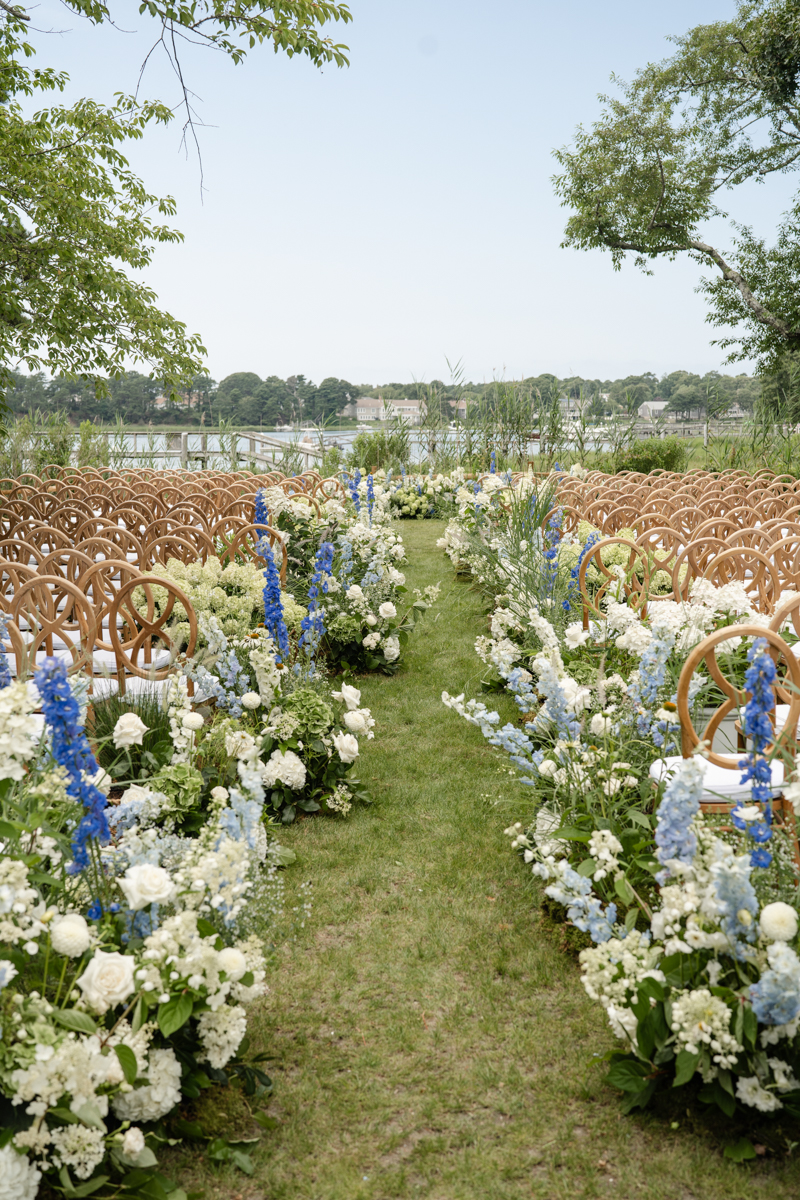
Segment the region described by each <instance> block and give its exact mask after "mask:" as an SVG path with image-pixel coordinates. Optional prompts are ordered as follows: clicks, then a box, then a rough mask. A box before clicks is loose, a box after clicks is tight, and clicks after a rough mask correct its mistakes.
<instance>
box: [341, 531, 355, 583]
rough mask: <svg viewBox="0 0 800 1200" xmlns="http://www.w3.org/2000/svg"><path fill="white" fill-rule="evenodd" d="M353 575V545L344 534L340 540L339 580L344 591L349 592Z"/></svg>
mask: <svg viewBox="0 0 800 1200" xmlns="http://www.w3.org/2000/svg"><path fill="white" fill-rule="evenodd" d="M352 574H353V543H352V542H351V541H350V539H349V538H348V537H346V536H345V535H344V534H342V536H341V537H340V538H339V570H338V579H339V582H340V584H341V585H342V590H343V591H345V592H346V591H347V589H348V588H349V586H350V579H351V577H352Z"/></svg>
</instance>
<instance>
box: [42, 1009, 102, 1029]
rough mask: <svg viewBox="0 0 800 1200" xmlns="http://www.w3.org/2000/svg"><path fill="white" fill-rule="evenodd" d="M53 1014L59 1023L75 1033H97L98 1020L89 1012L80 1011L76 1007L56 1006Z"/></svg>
mask: <svg viewBox="0 0 800 1200" xmlns="http://www.w3.org/2000/svg"><path fill="white" fill-rule="evenodd" d="M51 1016H52V1018H53V1020H54V1021H58V1023H59V1025H63V1026H64V1027H65V1028H66V1029H72V1030H74V1031H75V1033H97V1022H96V1021H93V1020H92V1018H91V1017H90V1016H89V1014H88V1013H85V1012H78V1010H77V1009H76V1008H54V1009H53V1012H52V1014H51Z"/></svg>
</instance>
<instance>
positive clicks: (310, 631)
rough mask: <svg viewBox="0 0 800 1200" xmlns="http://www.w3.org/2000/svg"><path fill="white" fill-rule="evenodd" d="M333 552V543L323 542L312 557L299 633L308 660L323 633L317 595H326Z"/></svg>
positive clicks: (322, 616) (322, 615) (322, 619)
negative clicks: (309, 582)
mask: <svg viewBox="0 0 800 1200" xmlns="http://www.w3.org/2000/svg"><path fill="white" fill-rule="evenodd" d="M333 554H334V546H333V543H332V542H323V543H322V545H321V546H320V548H319V550H318V551H317V553H316V557H315V559H314V574H313V575H312V576H311V586H310V587H309V589H308V612H307V613H306V615H305V616H304V617H303V620H302V621H301V627H302V630H303V632H302V633H301V635H300V645H301V646H302V647H303V649H304V650H305V652H306V654H307V655H308V658H309V659H310V660H313V658H314V655H315V654H316V652H317V647H318V646H319V643H320V642H321V640H322V638H323V637H324V634H325V619H324V613H323V610H322V608H321V607H320V603H319V597H320V593H322V594H323V595H327V592H328V579H329V578H330V573H331V567H332V566H333Z"/></svg>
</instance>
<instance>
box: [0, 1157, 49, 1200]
mask: <svg viewBox="0 0 800 1200" xmlns="http://www.w3.org/2000/svg"><path fill="white" fill-rule="evenodd" d="M41 1178H42V1172H41V1171H39V1170H38V1169H37V1168H36V1167H34V1165H33V1163H31V1162H30V1161H29V1159H28V1156H27V1154H17V1152H16V1150H14V1149H12V1147H11V1146H4V1147H3V1149H2V1150H0V1200H36V1193H37V1192H38V1191H39V1180H40V1179H41Z"/></svg>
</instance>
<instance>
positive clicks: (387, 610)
mask: <svg viewBox="0 0 800 1200" xmlns="http://www.w3.org/2000/svg"><path fill="white" fill-rule="evenodd" d="M378 616H379V617H381V618H382V620H384V621H391V620H392V618H393V617H396V616H397V609H396V608H395V606H394V605H393V604H392V602H391V600H386V601H385V602H384V603H383V604H382V605H381V606H380V608H379V609H378Z"/></svg>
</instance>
